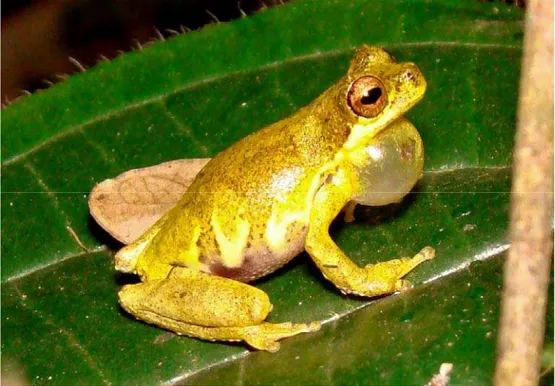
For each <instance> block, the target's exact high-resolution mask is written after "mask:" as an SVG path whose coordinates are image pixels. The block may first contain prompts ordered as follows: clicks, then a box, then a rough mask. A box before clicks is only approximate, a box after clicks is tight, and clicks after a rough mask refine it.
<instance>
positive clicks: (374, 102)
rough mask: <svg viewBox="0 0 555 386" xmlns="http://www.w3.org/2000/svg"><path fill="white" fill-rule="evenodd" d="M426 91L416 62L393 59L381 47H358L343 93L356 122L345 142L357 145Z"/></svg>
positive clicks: (347, 106)
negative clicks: (401, 61) (402, 61)
mask: <svg viewBox="0 0 555 386" xmlns="http://www.w3.org/2000/svg"><path fill="white" fill-rule="evenodd" d="M425 91H426V80H425V79H424V75H422V72H421V71H420V69H419V68H418V67H417V66H416V65H415V64H413V63H396V62H395V59H394V58H393V56H392V55H391V54H390V53H389V52H387V51H386V50H384V49H383V48H380V47H370V46H367V45H363V46H362V47H360V48H359V49H357V51H356V53H355V55H354V57H353V59H352V60H351V65H350V67H349V72H348V74H347V88H346V90H345V93H344V94H343V97H344V98H345V101H346V103H345V104H344V105H345V106H346V108H347V110H348V113H349V114H351V115H352V117H353V118H354V122H355V124H354V125H353V128H352V132H351V135H350V136H349V139H348V141H347V143H346V144H345V146H346V147H347V148H349V147H353V146H356V145H357V144H359V142H360V141H361V140H363V139H365V140H367V139H368V138H369V137H370V138H371V137H373V136H375V135H376V134H378V133H379V132H380V131H382V130H383V129H384V128H386V127H387V126H388V125H389V124H390V123H391V122H393V121H394V120H395V119H397V118H399V117H401V116H402V115H403V114H404V113H405V112H406V111H408V110H409V109H410V108H411V107H412V106H414V105H415V104H416V103H417V102H418V101H419V100H420V99H422V97H423V96H424V92H425Z"/></svg>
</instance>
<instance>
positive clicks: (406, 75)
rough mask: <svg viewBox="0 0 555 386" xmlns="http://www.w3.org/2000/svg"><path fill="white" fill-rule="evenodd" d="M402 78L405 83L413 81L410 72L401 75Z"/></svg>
mask: <svg viewBox="0 0 555 386" xmlns="http://www.w3.org/2000/svg"><path fill="white" fill-rule="evenodd" d="M403 78H404V79H405V80H406V81H411V80H413V79H414V74H413V72H412V71H410V70H407V71H405V73H404V74H403Z"/></svg>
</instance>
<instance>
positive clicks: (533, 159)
mask: <svg viewBox="0 0 555 386" xmlns="http://www.w3.org/2000/svg"><path fill="white" fill-rule="evenodd" d="M520 87H521V90H520V104H519V111H518V131H517V137H516V149H515V153H514V171H513V187H512V207H511V226H510V238H511V248H510V249H509V255H508V257H507V261H506V263H505V264H506V265H505V273H504V275H505V276H504V289H503V303H502V315H501V326H500V332H499V342H498V353H499V357H498V361H497V368H496V373H495V385H496V386H508V385H519V386H527V385H537V384H538V381H539V374H540V358H541V349H542V344H543V335H544V323H545V321H544V318H545V307H546V299H547V288H548V283H549V273H550V269H551V256H552V252H553V240H552V221H553V112H554V111H553V2H552V1H541V0H531V1H530V2H529V4H528V11H527V20H526V35H525V40H524V58H523V64H522V78H521V84H520ZM524 192H532V193H524Z"/></svg>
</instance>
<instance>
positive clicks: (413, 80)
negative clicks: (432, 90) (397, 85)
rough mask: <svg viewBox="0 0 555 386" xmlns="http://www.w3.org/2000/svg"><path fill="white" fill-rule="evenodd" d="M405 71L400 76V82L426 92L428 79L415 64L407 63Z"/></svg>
mask: <svg viewBox="0 0 555 386" xmlns="http://www.w3.org/2000/svg"><path fill="white" fill-rule="evenodd" d="M403 67H404V70H403V71H402V72H401V74H400V75H399V80H400V81H401V82H403V83H405V84H406V85H410V86H411V87H413V88H416V89H421V90H422V91H424V90H426V78H424V74H422V71H420V69H419V68H418V66H417V65H416V64H414V63H405V64H404V65H403Z"/></svg>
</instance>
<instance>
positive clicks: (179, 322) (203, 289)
mask: <svg viewBox="0 0 555 386" xmlns="http://www.w3.org/2000/svg"><path fill="white" fill-rule="evenodd" d="M119 297H120V303H121V305H122V307H123V308H124V309H125V310H126V311H128V312H129V313H131V314H132V315H134V316H135V317H136V318H137V319H141V320H143V321H145V322H148V323H151V324H155V325H157V326H160V327H162V328H166V329H168V330H171V331H174V332H176V333H177V334H180V335H188V336H192V337H195V338H199V339H204V340H211V341H245V342H246V343H247V344H249V345H250V346H252V347H254V348H256V349H260V350H267V351H271V352H275V351H277V350H278V349H279V343H278V342H277V341H278V340H280V339H283V338H287V337H289V336H293V335H297V334H300V333H303V332H310V331H316V330H318V329H319V328H320V323H319V322H313V323H309V324H305V323H298V324H294V323H279V324H273V323H266V322H264V319H266V316H267V315H268V313H269V312H270V311H271V308H272V305H271V304H270V300H269V298H268V295H266V293H265V292H263V291H261V290H259V289H257V288H255V287H252V286H249V285H247V284H244V283H240V282H237V281H234V280H230V279H226V278H223V277H218V276H213V275H209V274H206V273H204V272H200V271H196V270H192V269H187V268H176V269H174V270H173V271H172V274H170V276H169V277H168V278H166V279H163V280H153V281H147V282H144V283H140V284H134V285H126V286H124V287H123V289H122V290H121V291H120V293H119Z"/></svg>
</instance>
